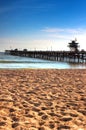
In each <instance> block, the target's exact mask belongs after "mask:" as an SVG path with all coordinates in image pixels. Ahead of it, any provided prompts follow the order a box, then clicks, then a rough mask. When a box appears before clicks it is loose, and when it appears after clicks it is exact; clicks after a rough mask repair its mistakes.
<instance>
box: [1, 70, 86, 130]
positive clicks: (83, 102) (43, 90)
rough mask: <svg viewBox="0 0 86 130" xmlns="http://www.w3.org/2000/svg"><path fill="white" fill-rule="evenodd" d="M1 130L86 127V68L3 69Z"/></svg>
mask: <svg viewBox="0 0 86 130" xmlns="http://www.w3.org/2000/svg"><path fill="white" fill-rule="evenodd" d="M0 130H86V70H52V69H51V70H39V69H38V70H0Z"/></svg>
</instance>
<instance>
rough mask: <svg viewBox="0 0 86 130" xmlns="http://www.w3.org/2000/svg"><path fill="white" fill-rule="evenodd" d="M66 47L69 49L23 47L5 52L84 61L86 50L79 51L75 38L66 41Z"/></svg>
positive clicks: (34, 56) (48, 58)
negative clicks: (54, 49) (36, 49)
mask: <svg viewBox="0 0 86 130" xmlns="http://www.w3.org/2000/svg"><path fill="white" fill-rule="evenodd" d="M68 47H69V48H70V51H28V50H27V49H24V50H23V51H21V50H18V49H15V50H6V51H5V53H6V54H10V55H14V56H24V57H30V58H39V59H45V60H53V61H63V62H71V63H86V51H84V50H82V51H79V49H78V47H79V45H78V43H76V39H75V40H73V41H72V42H70V43H68Z"/></svg>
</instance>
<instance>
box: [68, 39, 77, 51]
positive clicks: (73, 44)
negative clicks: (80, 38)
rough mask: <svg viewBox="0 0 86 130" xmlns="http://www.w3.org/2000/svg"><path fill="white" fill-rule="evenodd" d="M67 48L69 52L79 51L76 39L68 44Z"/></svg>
mask: <svg viewBox="0 0 86 130" xmlns="http://www.w3.org/2000/svg"><path fill="white" fill-rule="evenodd" d="M68 44H69V45H68V47H69V48H70V51H72V52H78V51H79V49H78V48H79V45H78V44H79V43H77V42H76V39H75V40H72V42H70V43H68Z"/></svg>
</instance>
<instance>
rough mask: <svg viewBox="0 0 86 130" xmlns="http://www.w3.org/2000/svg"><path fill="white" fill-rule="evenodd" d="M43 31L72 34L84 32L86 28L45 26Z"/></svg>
mask: <svg viewBox="0 0 86 130" xmlns="http://www.w3.org/2000/svg"><path fill="white" fill-rule="evenodd" d="M41 31H43V32H46V33H70V34H80V33H83V32H84V31H85V30H84V29H80V28H77V29H72V28H48V27H46V28H44V29H42V30H41Z"/></svg>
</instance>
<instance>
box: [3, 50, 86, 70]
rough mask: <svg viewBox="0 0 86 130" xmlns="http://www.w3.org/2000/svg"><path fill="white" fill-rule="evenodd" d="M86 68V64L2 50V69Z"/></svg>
mask: <svg viewBox="0 0 86 130" xmlns="http://www.w3.org/2000/svg"><path fill="white" fill-rule="evenodd" d="M22 68H28V69H86V65H85V64H72V63H67V62H59V61H49V60H41V59H36V58H28V57H19V56H11V55H6V54H5V53H3V52H0V69H22Z"/></svg>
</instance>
